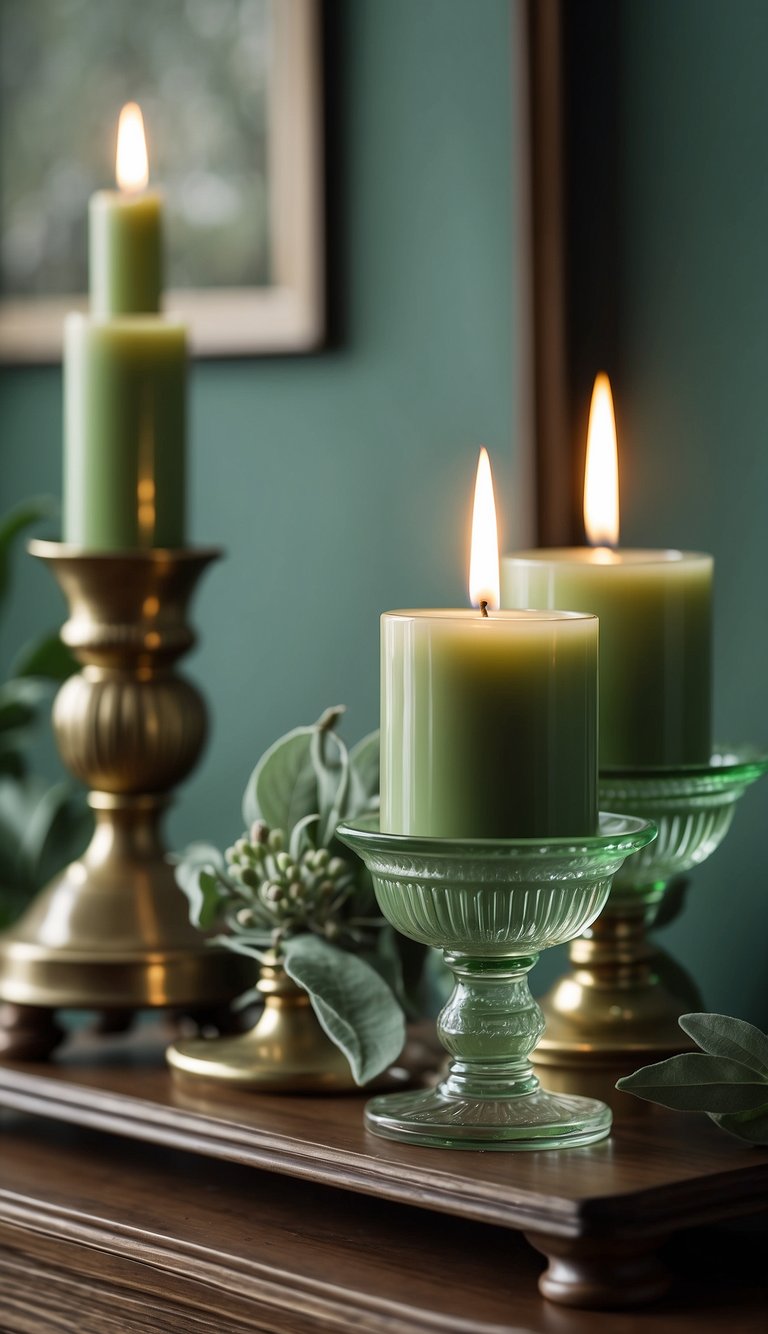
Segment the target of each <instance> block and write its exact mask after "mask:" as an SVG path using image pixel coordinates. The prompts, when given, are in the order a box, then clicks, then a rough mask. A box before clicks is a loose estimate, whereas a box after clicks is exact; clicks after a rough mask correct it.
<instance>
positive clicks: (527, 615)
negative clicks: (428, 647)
mask: <svg viewBox="0 0 768 1334" xmlns="http://www.w3.org/2000/svg"><path fill="white" fill-rule="evenodd" d="M387 618H388V619H391V620H402V621H413V620H418V619H421V620H427V621H455V620H459V621H462V622H463V623H466V624H468V625H474V624H477V625H483V624H487V623H488V621H507V622H510V623H511V622H515V621H518V622H522V623H528V624H540V623H541V622H542V621H560V622H564V621H596V620H597V619H598V618H597V615H596V614H595V613H594V612H592V611H560V610H559V609H556V608H552V607H541V608H537V607H495V608H489V609H488V614H487V616H483V615H481V613H480V612H479V611H478V609H477V607H405V608H396V609H395V610H393V611H384V612H382V613H381V619H382V620H385V619H387Z"/></svg>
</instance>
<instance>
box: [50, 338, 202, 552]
mask: <svg viewBox="0 0 768 1334" xmlns="http://www.w3.org/2000/svg"><path fill="white" fill-rule="evenodd" d="M185 392H186V331H185V328H184V326H183V325H182V324H178V323H175V322H173V321H170V320H164V319H161V318H160V317H158V316H154V317H153V316H146V317H142V316H126V317H124V318H121V319H112V320H94V319H89V318H88V317H87V316H84V315H80V314H71V315H68V316H67V319H66V323H65V329H64V538H65V541H67V542H71V543H74V544H75V545H76V546H79V547H86V548H89V549H91V550H94V551H120V550H126V549H130V548H137V547H139V548H141V547H178V546H181V545H183V542H184V492H185V488H184V442H185Z"/></svg>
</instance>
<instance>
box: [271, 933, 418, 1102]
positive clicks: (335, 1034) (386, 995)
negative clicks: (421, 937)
mask: <svg viewBox="0 0 768 1334" xmlns="http://www.w3.org/2000/svg"><path fill="white" fill-rule="evenodd" d="M283 951H284V955H283V965H284V967H285V971H286V972H287V974H288V976H289V977H291V978H293V980H294V982H296V983H297V984H298V985H299V986H300V987H302V988H303V989H304V990H305V991H306V992H307V993H308V995H309V999H310V1001H311V1003H312V1008H313V1010H314V1011H315V1014H316V1015H317V1018H318V1020H319V1021H320V1024H321V1026H322V1028H323V1029H324V1031H325V1032H326V1033H327V1035H328V1037H329V1038H330V1039H331V1041H332V1042H335V1044H336V1046H337V1047H339V1048H340V1049H341V1051H343V1053H344V1055H345V1056H346V1058H347V1060H348V1061H349V1065H350V1068H351V1070H352V1075H353V1078H354V1080H355V1083H357V1084H365V1083H367V1081H368V1080H370V1079H373V1078H375V1076H376V1075H378V1074H381V1072H382V1071H383V1070H386V1069H387V1067H388V1066H389V1065H391V1064H392V1062H393V1061H394V1060H396V1059H397V1057H398V1056H399V1055H400V1052H401V1051H402V1049H403V1045H404V1043H405V1020H404V1016H403V1012H402V1010H401V1009H400V1006H399V1005H398V1003H397V1001H396V999H395V997H394V995H393V994H392V992H391V991H390V989H389V987H388V986H387V984H386V983H385V982H384V981H382V979H381V977H380V976H379V975H378V973H377V972H375V970H374V969H373V968H371V967H370V965H369V964H367V963H365V962H364V961H363V960H362V959H360V958H358V957H357V956H356V955H354V954H350V953H348V952H346V951H344V950H339V949H337V948H336V946H334V945H331V944H330V943H329V942H328V941H326V940H321V939H320V937H319V936H314V935H310V934H306V935H299V936H293V937H291V938H289V939H288V940H286V941H285V942H284V944H283Z"/></svg>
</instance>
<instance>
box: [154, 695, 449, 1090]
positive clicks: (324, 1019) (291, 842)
mask: <svg viewBox="0 0 768 1334" xmlns="http://www.w3.org/2000/svg"><path fill="white" fill-rule="evenodd" d="M343 712H344V710H343V708H333V709H328V710H327V711H326V712H325V713H324V714H323V716H322V717H321V718H319V719H318V721H317V722H316V723H314V724H313V725H312V726H310V727H297V728H295V729H294V730H293V731H292V732H289V733H288V734H287V735H286V736H283V737H281V738H280V739H279V740H278V741H276V742H275V743H274V745H273V746H270V748H269V750H267V751H266V752H265V754H264V755H263V756H262V757H261V759H260V760H259V762H258V764H257V765H256V767H255V769H254V771H253V773H252V774H251V777H250V778H249V780H248V784H247V786H246V789H245V793H244V796H243V820H244V822H245V825H246V829H247V832H246V833H244V834H243V835H242V837H241V838H239V839H238V840H237V841H236V842H235V843H234V844H233V845H232V847H230V848H227V850H226V853H225V854H223V855H222V853H220V852H219V851H218V849H216V848H213V847H211V846H210V845H207V844H201V843H197V844H193V845H192V846H191V847H190V848H188V849H187V851H186V852H185V853H184V854H183V856H182V857H181V858H180V859H179V860H178V862H177V868H176V878H177V880H178V883H179V885H180V886H181V888H182V889H183V890H184V892H185V894H186V895H187V898H188V899H189V904H190V915H191V918H192V921H193V922H194V923H195V924H196V925H197V926H199V927H201V928H210V927H213V926H215V925H216V924H218V923H221V924H223V925H225V926H226V927H227V928H228V931H227V934H225V935H221V936H216V937H215V940H214V943H216V944H221V945H225V946H227V947H228V948H229V949H232V950H235V951H237V952H239V953H242V954H247V955H250V956H252V957H253V958H256V959H258V960H259V961H260V962H264V961H265V958H266V957H267V955H269V958H270V959H271V958H272V952H273V951H274V954H275V955H276V956H277V959H278V961H279V962H280V963H281V964H282V966H283V967H284V968H285V971H286V973H287V974H288V976H289V977H291V978H292V979H293V981H294V982H296V984H297V985H298V986H300V987H301V988H302V989H303V990H304V991H306V992H307V994H308V996H309V999H310V1001H311V1003H312V1007H313V1009H314V1011H315V1014H316V1015H317V1018H318V1020H319V1022H320V1024H321V1025H322V1027H323V1029H324V1030H325V1032H326V1033H327V1034H328V1036H329V1038H331V1040H332V1041H333V1042H335V1043H336V1045H337V1047H339V1048H340V1049H341V1050H342V1051H343V1052H344V1055H345V1056H346V1058H347V1060H348V1061H349V1065H350V1068H351V1070H352V1074H353V1076H354V1078H355V1080H356V1082H357V1083H358V1084H363V1083H365V1082H366V1081H367V1080H369V1079H373V1078H374V1077H375V1076H376V1075H377V1074H380V1073H381V1071H382V1070H385V1069H386V1068H387V1066H388V1065H390V1064H391V1063H392V1061H394V1060H395V1059H396V1058H397V1056H398V1055H399V1054H400V1051H401V1049H402V1046H403V1043H404V1041H405V1015H404V1007H405V1006H407V1004H408V1001H407V994H406V993H407V981H406V979H407V976H408V975H409V974H414V973H418V971H419V966H417V967H416V968H414V965H413V959H412V958H406V957H405V956H403V955H401V953H400V951H399V949H398V945H397V941H396V936H395V933H394V932H393V930H392V927H391V926H389V924H388V923H387V922H385V921H384V919H383V918H382V917H381V916H380V914H379V913H378V909H377V905H376V900H375V897H374V894H373V888H372V885H371V880H370V876H369V874H368V872H367V870H366V868H365V867H364V866H363V864H362V862H360V861H359V860H358V858H357V857H355V856H354V855H352V854H351V853H350V852H349V851H348V850H347V849H346V848H345V847H344V846H343V845H342V844H340V843H339V841H338V840H337V838H336V828H337V826H338V824H339V822H340V821H341V820H354V819H355V817H356V816H359V815H361V814H363V813H364V812H366V811H370V810H373V809H376V807H377V805H378V790H379V738H378V733H372V734H371V735H370V736H367V737H364V738H363V740H362V741H359V742H358V743H357V745H356V746H353V747H352V749H351V750H349V749H348V748H347V746H346V745H345V744H344V742H343V741H342V739H341V737H340V736H339V735H338V733H337V731H336V728H337V726H338V723H339V721H340V719H341V717H342V715H343ZM398 939H399V938H398ZM423 957H424V956H423V951H422V952H421V953H420V955H419V964H420V963H421V962H423Z"/></svg>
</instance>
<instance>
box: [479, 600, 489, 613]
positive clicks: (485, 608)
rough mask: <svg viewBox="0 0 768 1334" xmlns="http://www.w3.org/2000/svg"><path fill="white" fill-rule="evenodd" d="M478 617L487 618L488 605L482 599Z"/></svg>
mask: <svg viewBox="0 0 768 1334" xmlns="http://www.w3.org/2000/svg"><path fill="white" fill-rule="evenodd" d="M480 615H481V616H485V617H487V616H488V603H487V602H486V601H485V598H483V599H482V601H481V603H480Z"/></svg>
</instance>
